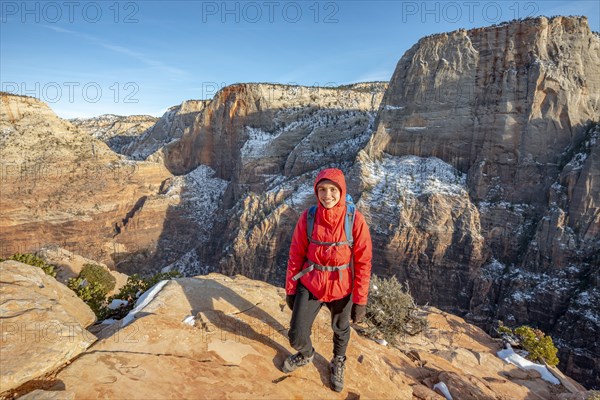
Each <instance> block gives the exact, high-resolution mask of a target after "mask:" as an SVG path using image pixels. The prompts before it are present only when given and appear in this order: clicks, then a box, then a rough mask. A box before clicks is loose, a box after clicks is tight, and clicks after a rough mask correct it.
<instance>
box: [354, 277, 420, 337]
mask: <svg viewBox="0 0 600 400" xmlns="http://www.w3.org/2000/svg"><path fill="white" fill-rule="evenodd" d="M366 319H367V325H368V328H367V329H366V330H365V333H366V334H367V335H369V336H371V337H377V336H382V337H383V339H385V340H386V341H387V342H389V343H391V344H395V343H397V338H398V336H404V335H411V336H412V335H416V334H418V333H420V332H422V331H423V330H424V329H425V328H426V327H427V320H426V319H425V318H424V317H422V316H419V315H418V307H417V305H416V304H415V301H414V299H413V298H412V296H411V295H410V291H409V289H408V286H407V287H406V289H405V288H404V287H403V285H402V284H401V283H399V282H398V280H397V279H396V277H394V276H392V277H391V278H388V279H385V278H384V279H381V278H379V277H378V276H377V275H373V276H372V277H371V288H370V290H369V303H368V304H367V318H366Z"/></svg>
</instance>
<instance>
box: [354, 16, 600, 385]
mask: <svg viewBox="0 0 600 400" xmlns="http://www.w3.org/2000/svg"><path fill="white" fill-rule="evenodd" d="M599 117H600V37H599V36H598V35H597V34H594V33H592V32H590V29H589V27H588V25H587V20H586V19H585V18H565V17H557V18H553V19H550V20H548V19H546V18H540V19H534V20H525V21H521V22H515V23H510V24H506V25H501V26H496V27H490V28H485V29H476V30H470V31H464V30H461V31H456V32H452V33H448V34H443V35H435V36H431V37H427V38H424V39H422V40H421V41H419V43H418V44H416V45H415V46H414V47H413V48H411V49H410V50H409V51H408V52H407V53H406V54H405V55H404V56H403V57H402V59H401V60H400V62H399V63H398V65H397V67H396V71H395V73H394V76H393V78H392V80H391V82H390V85H389V88H388V90H387V92H386V94H385V96H384V99H383V102H382V105H381V108H380V113H379V115H378V120H377V125H376V132H375V134H374V135H373V136H372V138H371V140H370V142H369V144H368V146H367V147H366V154H365V155H364V157H363V159H362V160H359V163H358V165H359V166H360V168H362V169H363V170H364V169H365V168H366V167H368V166H369V165H371V164H373V163H375V164H378V163H379V164H381V163H390V162H392V163H394V164H395V165H398V164H401V163H402V162H403V161H400V160H404V157H405V156H408V155H417V156H421V157H437V158H439V159H441V160H443V161H444V162H445V163H447V164H449V165H451V166H452V167H454V168H455V169H456V171H455V172H454V174H455V175H456V176H457V177H462V178H464V187H463V189H464V190H465V191H466V192H468V196H465V197H464V199H463V200H461V201H462V203H463V204H464V205H462V206H461V205H460V204H457V200H458V198H460V196H458V198H457V196H456V195H454V196H446V197H445V198H444V200H443V202H442V204H443V205H444V206H445V207H446V208H449V211H448V212H447V213H446V216H447V217H449V220H450V222H449V223H448V222H447V221H448V219H446V218H443V219H441V220H440V218H439V214H440V212H441V210H443V208H444V207H440V206H439V205H437V204H436V203H435V197H434V198H433V200H432V196H423V195H421V196H417V199H418V200H419V201H417V202H416V203H415V206H412V207H410V206H408V207H407V206H406V205H404V207H399V208H398V211H397V212H395V213H394V212H393V211H391V210H390V209H389V208H386V209H384V210H378V209H375V211H376V213H381V212H383V213H386V214H387V220H388V221H393V222H392V224H391V225H390V226H392V227H393V226H394V225H397V226H398V228H397V229H392V230H391V231H392V234H391V235H390V234H389V232H387V231H386V232H382V233H380V232H375V235H374V237H375V239H374V240H375V241H377V242H379V243H380V247H381V248H385V249H386V252H385V253H384V255H380V256H379V260H378V261H379V262H381V263H382V264H383V265H384V268H386V269H387V270H388V271H389V272H391V273H395V274H397V275H399V276H401V277H405V278H407V279H408V280H409V282H410V283H411V287H413V288H414V291H415V292H416V293H415V294H416V296H417V297H418V298H419V299H423V298H429V299H431V300H432V301H433V302H434V304H440V305H443V306H444V307H447V308H450V309H454V310H455V311H460V312H469V313H470V316H471V317H472V318H475V319H479V320H480V321H482V322H484V321H490V322H491V320H492V319H494V318H497V319H503V320H504V321H508V322H510V323H513V324H525V323H529V324H533V325H536V326H540V327H541V328H542V329H544V330H546V331H548V332H550V333H551V334H552V335H553V336H554V337H555V338H557V339H558V342H559V343H561V344H566V343H567V342H568V343H571V344H572V348H571V350H564V351H563V354H562V355H563V360H564V361H565V362H564V364H563V366H565V367H567V368H569V369H570V372H573V373H577V374H578V377H579V378H580V379H582V380H585V381H586V382H587V383H589V384H595V385H598V384H600V382H599V381H597V374H596V373H595V372H594V370H596V371H597V370H598V368H599V367H600V365H598V360H597V357H594V354H597V353H598V347H597V346H598V343H599V342H600V337H599V336H598V334H599V332H600V316H599V315H598V312H597V310H598V309H599V308H600V290H599V285H598V265H599V263H600V259H599V258H598V254H599V252H600V234H599V232H600V186H599V185H600V181H599V174H600V168H599V151H600V149H599V147H600V145H599V143H600V142H599V140H598V136H599V133H598V127H597V126H596V125H594V122H597V121H598V119H599ZM390 160H391V161H390ZM367 169H368V168H367ZM461 174H463V175H461ZM363 175H364V176H365V178H363V179H362V181H363V184H362V188H363V189H365V188H369V187H370V184H369V183H368V179H369V178H367V177H368V176H369V174H368V173H366V174H363ZM390 190H394V188H391V189H390ZM396 190H399V189H396ZM409 197H410V196H409ZM428 202H429V203H430V205H427V203H428ZM365 206H366V207H367V208H369V207H371V208H373V206H372V204H371V205H370V204H369V203H368V202H367V203H365ZM460 210H464V211H460ZM423 211H424V212H423ZM466 211H467V212H466ZM436 214H437V219H436ZM407 216H409V217H410V216H413V218H412V219H411V218H408V219H407ZM415 217H416V218H415ZM423 218H425V220H426V221H428V222H430V221H437V222H436V225H437V227H438V229H435V228H433V227H428V226H427V224H424V223H423V222H422V221H423ZM459 226H460V229H459ZM408 231H410V234H409V233H408ZM453 231H455V232H460V235H459V236H450V235H449V232H453ZM461 237H462V240H463V242H461V241H460V238H461ZM465 240H466V242H465ZM425 242H427V243H429V245H428V246H425V245H424V244H420V243H425ZM445 247H446V248H447V249H445ZM390 248H391V249H395V250H394V251H392V252H391V254H392V256H391V257H390V252H389V251H387V249H390ZM440 249H442V250H445V251H442V252H440ZM440 254H441V255H440ZM424 282H426V283H424ZM438 291H441V292H442V293H443V295H442V296H440V298H438V296H437V295H436V294H433V293H436V292H438ZM452 293H454V300H451V301H450V303H452V304H447V303H446V304H445V303H444V302H448V296H452ZM441 298H443V299H445V300H442V299H441ZM465 304H466V305H467V306H466V307H465ZM582 332H586V334H582ZM586 336H587V338H586Z"/></svg>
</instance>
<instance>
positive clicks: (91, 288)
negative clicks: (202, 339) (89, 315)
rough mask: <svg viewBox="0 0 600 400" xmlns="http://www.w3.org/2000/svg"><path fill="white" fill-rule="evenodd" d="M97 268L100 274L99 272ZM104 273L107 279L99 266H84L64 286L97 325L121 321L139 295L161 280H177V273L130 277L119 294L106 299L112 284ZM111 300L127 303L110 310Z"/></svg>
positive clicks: (113, 284) (178, 274)
mask: <svg viewBox="0 0 600 400" xmlns="http://www.w3.org/2000/svg"><path fill="white" fill-rule="evenodd" d="M100 268H101V269H102V271H103V272H100ZM84 271H85V272H84ZM104 272H106V273H107V274H109V275H110V273H109V272H108V271H106V270H105V269H104V268H102V267H101V266H99V265H95V264H86V265H85V266H84V268H83V269H82V270H81V273H80V274H79V276H78V277H77V278H71V279H69V281H68V284H67V286H68V287H69V288H70V289H71V290H73V291H74V292H75V293H76V294H77V296H79V298H81V299H82V300H83V301H84V302H85V303H86V304H87V305H88V306H89V307H90V308H91V309H92V311H94V314H96V317H97V318H98V320H99V321H101V320H104V319H107V318H114V319H121V318H123V317H124V316H125V315H127V313H129V311H131V310H132V309H133V307H134V306H135V302H136V300H137V299H138V298H139V297H140V296H141V295H142V293H144V292H145V291H147V290H148V289H150V288H151V287H152V286H154V285H155V284H156V283H158V282H160V281H162V280H166V279H172V278H176V277H179V276H181V274H180V273H179V272H167V273H158V274H155V275H153V276H151V277H147V278H142V277H140V276H139V275H138V274H134V275H131V276H130V277H129V278H127V283H126V284H125V285H124V286H123V287H122V288H121V289H120V290H119V293H117V294H115V295H113V296H110V297H109V298H106V293H108V292H109V291H110V290H112V289H114V287H115V281H114V277H113V276H112V275H110V278H112V279H110V278H107V277H106V275H105V274H104ZM107 281H108V283H107ZM110 282H112V284H110ZM106 284H108V285H109V287H110V290H107V288H106V286H105V285H106ZM113 300H127V305H125V306H122V307H119V308H117V309H116V310H111V309H110V308H108V305H109V304H110V303H111V302H112V301H113Z"/></svg>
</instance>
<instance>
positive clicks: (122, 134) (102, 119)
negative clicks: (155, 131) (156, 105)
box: [69, 114, 158, 153]
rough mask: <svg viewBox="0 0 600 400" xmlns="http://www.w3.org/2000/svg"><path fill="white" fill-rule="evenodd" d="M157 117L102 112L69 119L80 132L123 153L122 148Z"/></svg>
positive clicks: (154, 121)
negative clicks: (94, 115) (101, 113)
mask: <svg viewBox="0 0 600 400" xmlns="http://www.w3.org/2000/svg"><path fill="white" fill-rule="evenodd" d="M157 121H158V118H156V117H152V116H150V115H128V116H121V115H113V114H104V115H100V116H99V117H94V118H74V119H71V120H69V122H71V123H72V124H73V125H75V126H76V127H77V128H79V130H80V131H81V132H84V133H86V134H88V135H91V136H93V137H94V138H96V139H99V140H102V141H103V142H104V143H106V144H107V145H108V146H109V147H110V148H111V149H112V150H113V151H115V152H117V153H123V148H124V147H126V146H127V145H129V144H131V142H132V141H134V140H135V139H136V138H137V137H138V136H140V135H142V134H143V133H144V132H145V131H146V130H147V129H149V128H150V127H152V126H154V125H155V124H156V122H157Z"/></svg>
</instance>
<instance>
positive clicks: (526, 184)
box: [369, 17, 600, 204]
mask: <svg viewBox="0 0 600 400" xmlns="http://www.w3.org/2000/svg"><path fill="white" fill-rule="evenodd" d="M598 65H600V40H599V38H598V36H597V35H595V34H593V33H592V32H590V29H589V27H588V25H587V21H586V20H585V19H577V18H562V17H558V18H554V19H552V20H547V19H545V18H541V19H535V20H528V21H523V22H519V23H511V24H506V25H501V26H497V27H491V28H485V29H477V30H470V31H464V30H460V31H456V32H452V33H448V34H442V35H435V36H431V37H427V38H424V39H422V40H421V41H419V43H417V44H416V45H415V46H414V47H413V48H412V49H410V50H409V51H408V52H407V53H406V54H405V55H404V56H403V57H402V59H401V60H400V62H399V63H398V66H397V67H396V71H395V72H394V76H393V77H392V80H391V82H390V87H389V90H388V91H387V92H386V95H385V98H384V101H383V107H382V110H381V115H380V116H379V123H378V125H377V132H376V133H375V135H374V136H373V138H372V140H371V143H370V146H369V154H370V155H372V156H373V155H378V154H380V153H381V152H385V153H388V154H391V155H396V156H402V155H407V154H411V155H418V156H425V157H429V156H435V157H438V158H441V159H442V160H444V161H446V162H448V163H450V164H451V165H453V166H455V167H456V168H458V169H459V170H461V171H463V172H468V173H469V187H470V190H471V196H472V197H473V199H474V200H475V201H482V200H484V201H499V200H505V201H509V202H512V203H520V202H526V203H534V204H539V203H542V204H543V203H544V202H545V200H544V199H543V198H542V197H541V196H539V193H540V192H546V191H547V190H548V187H549V186H550V185H551V184H552V183H553V182H554V180H555V178H556V176H557V175H558V170H559V163H560V159H561V156H562V153H563V152H564V151H565V148H566V147H567V146H569V145H570V144H572V143H573V141H574V140H578V139H581V137H582V134H583V130H584V126H585V125H586V124H587V123H588V122H589V121H592V120H596V119H598V114H599V102H600V90H599V89H600V74H599V71H598V68H599V67H598Z"/></svg>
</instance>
